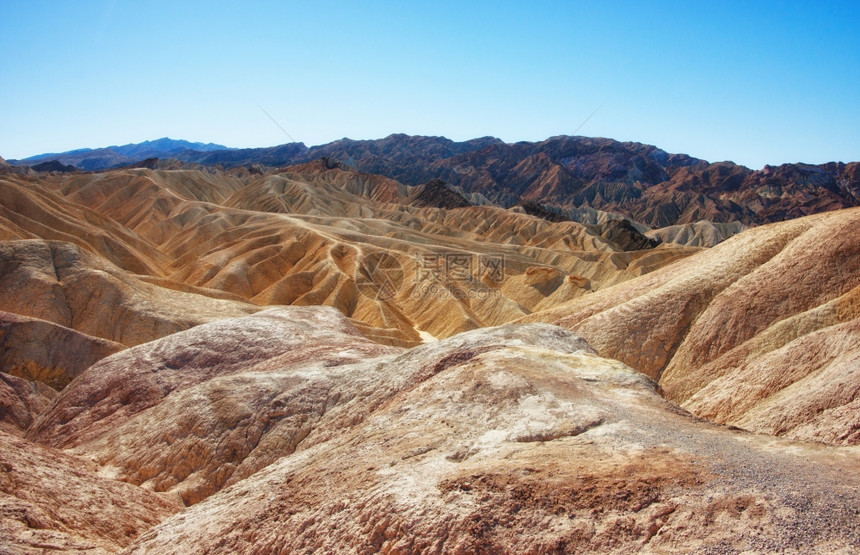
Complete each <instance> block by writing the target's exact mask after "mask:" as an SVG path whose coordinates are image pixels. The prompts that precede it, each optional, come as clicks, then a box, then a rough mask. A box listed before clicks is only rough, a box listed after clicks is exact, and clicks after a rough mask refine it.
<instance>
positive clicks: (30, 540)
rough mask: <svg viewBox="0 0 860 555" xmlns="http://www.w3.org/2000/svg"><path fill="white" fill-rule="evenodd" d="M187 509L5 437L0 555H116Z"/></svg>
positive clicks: (0, 461) (1, 437)
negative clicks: (144, 534)
mask: <svg viewBox="0 0 860 555" xmlns="http://www.w3.org/2000/svg"><path fill="white" fill-rule="evenodd" d="M181 506H182V505H181V504H180V503H178V502H177V500H176V499H170V498H168V497H164V496H160V495H158V494H154V493H152V492H148V491H145V490H143V489H141V488H138V487H136V486H132V485H130V484H125V483H122V482H118V481H115V480H111V479H109V478H105V477H103V476H101V475H99V472H98V468H97V467H96V466H95V465H94V464H92V463H90V462H88V461H85V460H83V459H80V458H77V457H73V456H70V455H67V454H65V453H62V452H60V451H58V450H55V449H49V448H46V447H43V446H40V445H36V444H33V443H30V442H28V441H25V440H23V439H20V438H16V437H13V436H11V435H8V434H6V433H5V432H3V431H2V430H0V552H2V553H10V554H18V553H28V554H29V553H116V552H118V551H119V550H121V549H122V548H124V547H126V546H127V545H128V544H129V543H131V542H133V541H134V540H135V538H137V537H138V536H139V535H140V534H142V533H143V532H144V531H145V530H147V529H148V528H150V527H152V526H153V525H154V524H156V523H158V522H160V521H161V520H163V519H164V518H166V517H167V516H169V515H171V514H173V513H175V512H176V511H177V510H179V509H180V508H181Z"/></svg>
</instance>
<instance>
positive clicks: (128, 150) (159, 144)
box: [9, 137, 231, 171]
mask: <svg viewBox="0 0 860 555" xmlns="http://www.w3.org/2000/svg"><path fill="white" fill-rule="evenodd" d="M188 150H191V151H194V152H212V151H216V150H217V151H230V150H231V149H228V148H227V147H226V146H223V145H218V144H215V143H193V142H190V141H185V140H181V139H180V140H177V139H170V138H168V137H163V138H161V139H156V140H154V141H144V142H142V143H131V144H127V145H121V146H117V145H114V146H108V147H104V148H96V149H92V148H81V149H77V150H70V151H68V152H61V153H48V154H38V155H36V156H31V157H29V158H24V159H23V160H10V161H9V163H10V164H12V165H17V166H25V165H26V166H33V165H35V164H38V163H40V162H49V161H54V160H56V161H57V162H59V163H61V164H63V165H70V166H75V167H76V168H78V169H81V170H87V171H97V170H103V169H107V168H112V167H116V166H122V165H128V164H133V163H136V162H140V161H141V160H145V159H147V158H171V157H177V156H179V155H180V154H181V153H183V152H185V151H188Z"/></svg>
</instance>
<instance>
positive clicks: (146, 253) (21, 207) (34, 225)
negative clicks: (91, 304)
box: [0, 174, 169, 275]
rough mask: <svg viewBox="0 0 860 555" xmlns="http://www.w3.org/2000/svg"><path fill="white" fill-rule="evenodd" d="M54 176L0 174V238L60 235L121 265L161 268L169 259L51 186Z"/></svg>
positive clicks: (140, 270) (156, 271)
mask: <svg viewBox="0 0 860 555" xmlns="http://www.w3.org/2000/svg"><path fill="white" fill-rule="evenodd" d="M87 177H89V178H92V176H87ZM55 179H61V178H55V177H48V176H45V175H44V174H43V175H42V176H41V177H40V178H39V179H32V178H27V177H23V176H0V240H14V239H46V240H53V241H64V242H67V243H73V244H75V245H78V246H79V247H81V248H83V249H86V250H88V251H90V252H93V253H97V254H99V255H100V256H102V257H104V258H106V259H107V260H109V261H110V262H112V263H113V264H115V265H117V266H119V267H120V268H123V269H124V270H128V271H130V272H133V273H136V274H147V275H161V274H162V272H163V267H164V266H165V265H166V264H168V263H169V259H168V258H167V257H166V256H164V255H163V254H162V253H160V252H159V251H158V250H157V249H156V248H155V245H153V244H152V243H150V242H149V241H147V240H145V239H143V238H142V237H141V236H140V235H138V234H137V233H134V232H133V231H130V230H129V229H127V228H126V227H125V226H123V225H120V224H119V223H117V222H116V221H114V220H112V219H111V218H110V217H108V216H105V215H104V214H102V213H99V212H98V211H96V210H92V209H89V208H88V207H86V206H84V205H81V204H77V203H75V202H74V201H73V200H70V199H68V198H66V197H64V196H62V195H61V194H58V193H57V192H56V191H53V190H52V188H53V187H54V186H56V184H55V183H53V182H52V181H53V180H55Z"/></svg>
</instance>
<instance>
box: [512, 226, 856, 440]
mask: <svg viewBox="0 0 860 555" xmlns="http://www.w3.org/2000/svg"><path fill="white" fill-rule="evenodd" d="M858 225H860V209H848V210H842V211H837V212H830V213H825V214H819V215H815V216H809V217H805V218H801V219H798V220H792V221H789V222H783V223H778V224H771V225H767V226H763V227H760V228H753V229H750V230H747V231H745V232H743V233H742V234H740V235H738V236H736V237H733V238H732V239H730V240H728V241H726V242H725V243H722V244H720V245H718V246H717V247H715V248H713V249H711V250H708V251H704V252H701V253H699V254H697V255H694V256H691V257H689V258H687V259H685V260H682V261H680V262H678V263H676V264H673V265H671V266H668V267H665V268H663V269H661V270H657V271H655V272H653V273H651V274H648V275H646V276H643V277H640V278H637V279H634V280H631V281H629V282H626V283H623V284H621V285H618V286H615V287H612V288H609V289H605V290H602V291H598V292H597V293H595V294H594V295H591V296H589V297H584V298H581V299H577V300H574V301H572V302H570V303H567V304H565V305H562V306H559V307H556V308H553V309H550V310H547V311H545V312H543V313H539V314H535V315H532V316H531V317H529V318H527V320H540V321H547V322H556V323H558V324H559V325H562V326H564V327H567V328H570V329H572V330H575V331H576V332H577V333H580V334H582V335H583V336H584V337H586V338H587V339H588V341H589V343H590V344H591V345H592V346H593V347H594V348H595V349H597V351H598V352H599V353H600V354H601V355H603V356H607V357H611V358H616V359H618V360H622V361H624V362H626V363H627V364H629V365H631V366H633V367H634V368H636V369H638V370H641V371H642V372H645V373H647V374H648V375H650V376H652V377H655V378H658V379H659V381H660V384H661V386H662V387H663V389H664V391H665V392H666V395H667V396H668V397H669V398H670V399H673V400H675V401H677V402H679V403H681V405H682V406H684V407H686V408H688V409H690V410H691V411H693V412H694V413H695V414H698V415H700V416H703V417H707V418H710V419H713V420H715V421H718V422H725V423H728V424H734V425H737V426H740V427H743V428H746V429H750V430H755V431H760V432H765V433H771V434H777V435H781V436H786V437H791V438H798V439H812V440H819V441H825V442H829V443H836V444H858V443H860V433H858V430H860V416H858V415H860V411H858V410H857V407H858V405H857V403H858V399H860V364H858V361H860V341H858V338H860V335H858V329H860V301H858V298H860V297H858V295H860V234H858V233H857V229H858Z"/></svg>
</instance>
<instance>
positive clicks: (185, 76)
mask: <svg viewBox="0 0 860 555" xmlns="http://www.w3.org/2000/svg"><path fill="white" fill-rule="evenodd" d="M711 4H713V5H711ZM2 7H3V9H2V14H3V24H2V29H0V155H2V156H3V157H5V158H22V157H26V156H30V155H34V154H38V153H43V152H57V151H64V150H69V149H73V148H80V147H98V146H107V145H112V144H125V143H130V142H139V141H143V140H147V139H155V138H159V137H163V136H169V137H172V138H183V139H188V140H192V141H204V142H217V143H221V144H225V145H227V146H233V147H249V146H271V145H275V144H281V143H285V142H289V139H288V138H287V137H286V136H285V135H284V133H283V132H282V131H281V130H280V129H278V127H277V126H275V125H274V124H273V123H272V122H271V120H269V119H268V118H267V117H266V116H265V115H264V114H263V113H262V112H261V111H260V109H259V108H258V106H257V105H258V104H259V105H260V106H262V107H264V108H265V109H266V111H268V112H269V113H270V114H271V115H272V116H273V117H274V118H275V119H276V120H277V121H278V122H279V123H280V124H281V125H282V126H283V127H284V128H285V129H286V130H287V131H288V132H289V134H290V135H291V136H292V137H294V138H295V139H296V140H298V141H302V142H304V143H305V144H307V145H314V144H320V143H324V142H328V141H331V140H334V139H339V138H341V137H350V138H355V139H373V138H379V137H384V136H386V135H388V134H390V133H395V132H403V133H409V134H423V135H444V136H447V137H450V138H452V139H457V140H463V139H468V138H472V137H477V136H484V135H493V136H497V137H500V138H501V139H503V140H505V141H509V142H513V141H518V140H541V139H544V138H546V137H549V136H552V135H559V134H573V133H574V132H575V131H576V129H577V127H579V126H580V124H582V122H583V121H584V120H585V119H586V118H587V117H588V116H589V114H591V113H592V112H594V110H595V109H597V108H598V107H599V108H600V109H599V111H598V112H597V113H596V114H595V115H594V117H592V118H591V119H590V120H589V121H588V122H587V123H586V124H585V125H583V126H582V127H581V129H579V131H578V133H577V134H580V135H589V136H602V137H611V138H614V139H619V140H635V141H640V142H644V143H649V144H655V145H657V146H659V147H661V148H663V149H665V150H668V151H670V152H685V153H688V154H691V155H694V156H698V157H701V158H705V159H708V160H711V161H719V160H733V161H736V162H738V163H742V164H745V165H748V166H751V167H754V168H760V167H761V166H763V165H764V164H766V163H770V164H779V163H783V162H797V161H805V162H815V163H818V162H824V161H829V160H842V161H850V160H860V33H858V32H857V24H858V22H860V2H857V1H852V2H842V3H840V2H830V3H826V5H825V3H823V2H821V3H819V2H785V3H780V4H777V3H771V2H759V3H746V2H720V3H707V5H706V3H705V2H697V1H690V2H661V3H657V2H649V3H646V2H641V3H640V2H631V3H615V2H594V1H589V2H542V3H538V2H511V3H505V2H486V3H483V2H470V3H468V4H467V3H465V2H462V3H461V2H444V1H434V2H427V3H424V4H420V5H419V4H415V5H412V4H410V3H408V2H373V1H364V2H354V3H331V2H307V1H304V2H280V1H273V2H249V3H248V4H247V5H244V3H239V2H216V1H210V2H183V1H180V0H172V1H170V2H130V1H128V2H127V1H119V0H117V1H111V0H103V1H76V2H35V1H24V2H19V1H8V0H5V1H4V2H3V3H2Z"/></svg>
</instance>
